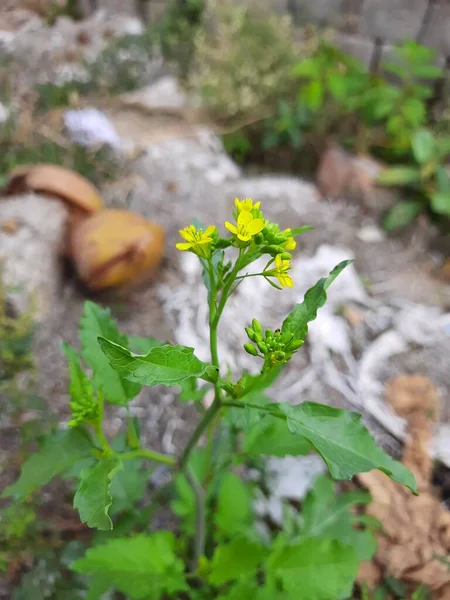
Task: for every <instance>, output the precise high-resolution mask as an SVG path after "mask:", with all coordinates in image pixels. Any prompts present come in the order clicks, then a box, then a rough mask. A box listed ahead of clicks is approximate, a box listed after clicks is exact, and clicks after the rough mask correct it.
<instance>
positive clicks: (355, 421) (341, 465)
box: [272, 402, 417, 494]
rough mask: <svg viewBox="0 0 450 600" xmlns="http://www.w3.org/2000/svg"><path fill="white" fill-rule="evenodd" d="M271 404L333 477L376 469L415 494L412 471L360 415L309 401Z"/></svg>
mask: <svg viewBox="0 0 450 600" xmlns="http://www.w3.org/2000/svg"><path fill="white" fill-rule="evenodd" d="M272 406H273V407H274V410H275V407H278V409H279V410H280V411H281V413H282V414H284V415H285V416H286V418H287V423H288V427H289V429H290V430H291V431H292V433H296V434H298V435H301V436H303V437H305V438H306V439H308V440H309V441H310V442H311V444H312V445H313V446H314V448H315V450H316V451H317V452H318V453H319V454H320V455H321V457H322V458H323V459H324V461H325V462H326V464H327V466H328V468H329V470H330V473H331V475H332V476H333V477H334V479H351V478H352V477H353V476H354V475H356V474H357V473H364V472H366V471H371V470H372V469H379V470H380V471H383V473H385V474H386V475H388V476H389V477H391V479H393V480H394V481H397V482H398V483H401V484H403V485H405V486H406V487H408V488H409V489H410V490H411V491H412V492H413V493H415V494H416V493H417V484H416V481H415V479H414V476H413V474H412V473H411V472H410V471H409V470H408V469H407V468H406V467H405V466H404V465H402V464H401V463H399V462H397V461H395V460H394V459H392V458H391V457H390V456H389V455H388V454H386V452H384V451H383V450H382V449H381V448H379V447H378V446H377V445H376V444H375V440H374V439H373V438H372V436H371V435H370V433H369V432H368V431H367V429H366V428H365V427H364V425H363V424H362V422H361V415H359V414H357V413H355V412H351V411H347V410H342V409H338V408H332V407H330V406H325V405H323V404H315V403H313V402H305V403H304V404H299V405H297V406H292V405H291V404H278V405H272Z"/></svg>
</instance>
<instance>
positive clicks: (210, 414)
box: [179, 396, 222, 469]
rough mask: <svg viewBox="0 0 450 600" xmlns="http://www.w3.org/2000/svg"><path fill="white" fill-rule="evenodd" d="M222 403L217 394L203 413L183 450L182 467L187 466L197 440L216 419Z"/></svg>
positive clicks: (180, 462)
mask: <svg viewBox="0 0 450 600" xmlns="http://www.w3.org/2000/svg"><path fill="white" fill-rule="evenodd" d="M221 405H222V402H221V400H220V396H217V397H216V398H214V402H213V403H212V404H211V406H210V407H209V408H208V410H207V411H206V412H205V414H204V415H203V417H202V419H201V421H200V423H199V424H198V425H197V427H196V428H195V430H194V433H193V434H192V435H191V438H190V440H189V441H188V443H187V444H186V447H185V449H184V450H183V453H182V455H181V457H180V461H179V464H180V467H181V469H184V468H185V467H186V466H187V464H188V462H189V457H190V455H191V452H192V451H193V450H194V448H195V446H196V445H197V442H198V441H199V439H200V438H201V437H202V435H203V434H204V432H205V431H206V429H207V428H208V425H209V424H210V423H211V422H212V421H213V420H214V417H215V416H216V415H217V413H218V412H219V411H220V408H221Z"/></svg>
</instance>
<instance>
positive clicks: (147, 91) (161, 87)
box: [121, 75, 187, 112]
mask: <svg viewBox="0 0 450 600" xmlns="http://www.w3.org/2000/svg"><path fill="white" fill-rule="evenodd" d="M121 100H122V102H123V103H124V104H125V105H130V106H138V107H142V108H144V109H148V110H163V111H175V112H178V111H181V110H182V109H183V108H186V106H187V96H186V94H185V93H184V92H183V90H182V89H181V88H180V86H179V84H178V81H177V80H176V79H175V77H173V76H172V75H165V76H164V77H161V78H160V79H158V80H157V81H155V82H154V83H151V84H150V85H148V86H146V87H144V88H142V89H140V90H136V91H135V92H133V93H131V94H125V95H124V96H122V97H121Z"/></svg>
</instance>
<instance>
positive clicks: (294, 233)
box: [291, 225, 315, 237]
mask: <svg viewBox="0 0 450 600" xmlns="http://www.w3.org/2000/svg"><path fill="white" fill-rule="evenodd" d="M313 229H315V227H313V226H312V225H304V226H303V227H293V228H292V229H291V236H292V237H297V236H298V235H302V233H306V232H307V231H312V230H313Z"/></svg>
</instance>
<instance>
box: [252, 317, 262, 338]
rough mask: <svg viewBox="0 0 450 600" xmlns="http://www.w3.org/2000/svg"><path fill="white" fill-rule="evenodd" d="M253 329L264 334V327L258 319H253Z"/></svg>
mask: <svg viewBox="0 0 450 600" xmlns="http://www.w3.org/2000/svg"><path fill="white" fill-rule="evenodd" d="M252 329H253V331H254V332H255V333H256V334H259V335H262V332H263V328H262V327H261V323H260V322H259V321H257V320H256V319H253V321H252Z"/></svg>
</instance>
